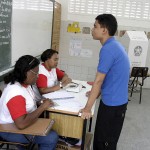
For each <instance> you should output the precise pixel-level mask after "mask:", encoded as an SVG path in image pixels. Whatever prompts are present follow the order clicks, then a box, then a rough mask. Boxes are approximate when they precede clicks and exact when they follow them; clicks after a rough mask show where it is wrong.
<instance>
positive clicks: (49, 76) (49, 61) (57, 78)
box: [36, 49, 72, 94]
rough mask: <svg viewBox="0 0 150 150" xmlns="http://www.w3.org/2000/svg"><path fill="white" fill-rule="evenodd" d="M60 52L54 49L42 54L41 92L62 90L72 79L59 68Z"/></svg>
mask: <svg viewBox="0 0 150 150" xmlns="http://www.w3.org/2000/svg"><path fill="white" fill-rule="evenodd" d="M58 59H59V58H58V52H57V51H55V50H52V49H47V50H45V51H44V52H43V53H42V55H41V60H42V62H43V63H42V64H40V65H39V76H38V79H37V82H36V84H37V87H38V88H39V91H40V93H41V94H46V93H49V92H54V91H57V90H60V89H61V88H63V87H64V86H66V85H67V84H68V83H70V82H71V81H72V80H71V79H70V78H69V77H68V75H67V74H65V73H64V72H63V71H61V70H59V69H58V68H57V64H58Z"/></svg>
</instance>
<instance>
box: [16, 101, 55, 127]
mask: <svg viewBox="0 0 150 150" xmlns="http://www.w3.org/2000/svg"><path fill="white" fill-rule="evenodd" d="M51 106H53V102H52V101H50V100H49V99H45V100H43V103H42V104H41V105H40V106H39V107H38V108H37V109H36V110H35V111H33V112H32V113H28V114H25V115H22V116H20V117H18V118H17V119H15V120H14V122H15V124H16V126H17V127H18V128H19V129H24V128H26V127H28V126H30V125H31V124H33V123H34V122H35V121H36V120H37V119H38V117H39V116H40V115H41V114H42V112H43V111H44V110H46V109H47V108H49V107H51Z"/></svg>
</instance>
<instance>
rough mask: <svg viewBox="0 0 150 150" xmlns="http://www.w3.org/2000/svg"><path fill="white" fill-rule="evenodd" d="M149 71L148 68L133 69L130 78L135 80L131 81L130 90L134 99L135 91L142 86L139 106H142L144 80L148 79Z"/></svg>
mask: <svg viewBox="0 0 150 150" xmlns="http://www.w3.org/2000/svg"><path fill="white" fill-rule="evenodd" d="M148 69H149V68H148V67H133V68H132V71H131V75H130V78H133V80H130V81H129V89H131V94H130V97H132V94H133V91H134V89H135V88H136V87H137V86H138V85H139V86H140V99H139V104H141V99H142V87H143V85H144V80H145V79H146V78H147V74H148ZM139 78H140V80H139Z"/></svg>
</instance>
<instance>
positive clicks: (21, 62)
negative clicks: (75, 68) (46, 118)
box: [0, 55, 58, 150]
mask: <svg viewBox="0 0 150 150" xmlns="http://www.w3.org/2000/svg"><path fill="white" fill-rule="evenodd" d="M38 71H39V60H38V59H37V58H35V57H33V56H30V55H25V56H22V57H20V58H19V59H18V61H17V62H16V64H15V67H14V70H13V72H12V73H11V74H9V75H8V76H7V78H5V82H6V83H8V84H7V86H6V88H5V89H4V91H3V93H2V95H1V98H0V124H7V123H15V125H16V126H17V127H18V128H19V129H24V128H26V127H28V126H30V125H31V124H33V123H34V122H35V121H36V120H37V119H38V117H39V116H40V115H41V114H42V112H43V111H44V110H46V109H47V108H49V107H51V106H53V103H52V102H51V101H50V100H49V99H44V100H43V103H42V104H41V105H40V106H39V107H38V108H37V106H36V102H35V98H36V95H35V94H34V92H33V90H32V86H31V85H32V84H34V83H35V82H36V80H37V76H38ZM0 137H2V138H3V139H5V140H7V141H10V142H19V143H28V142H29V141H28V140H27V139H26V138H25V136H24V135H21V134H13V133H3V132H0ZM28 137H29V138H30V137H32V136H31V135H29V136H28ZM57 141H58V135H57V133H56V132H55V131H51V132H50V133H49V134H48V135H47V136H36V137H35V138H34V142H35V143H36V144H38V145H39V148H40V150H54V149H55V147H56V144H57ZM20 149H22V148H21V147H20Z"/></svg>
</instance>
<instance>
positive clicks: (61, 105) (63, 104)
mask: <svg viewBox="0 0 150 150" xmlns="http://www.w3.org/2000/svg"><path fill="white" fill-rule="evenodd" d="M43 97H45V98H50V99H52V100H53V102H54V103H57V105H55V106H54V108H55V109H58V110H65V111H70V112H78V111H79V110H80V109H82V108H83V107H84V105H83V104H82V103H81V102H80V101H79V100H78V99H76V98H75V97H74V95H73V94H72V93H70V92H66V91H56V92H52V93H48V94H44V95H43Z"/></svg>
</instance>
